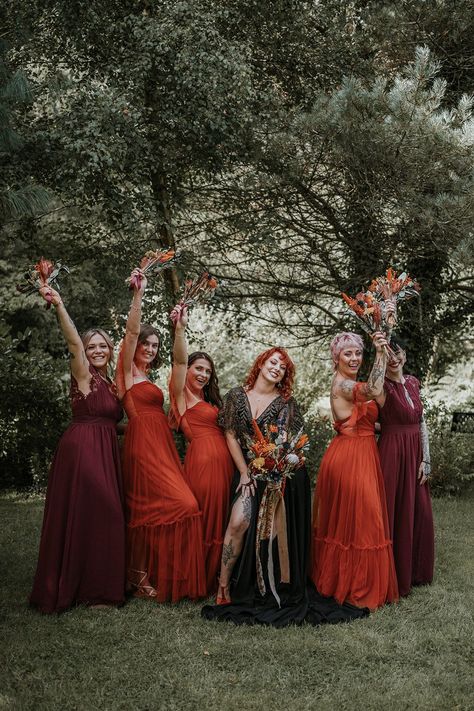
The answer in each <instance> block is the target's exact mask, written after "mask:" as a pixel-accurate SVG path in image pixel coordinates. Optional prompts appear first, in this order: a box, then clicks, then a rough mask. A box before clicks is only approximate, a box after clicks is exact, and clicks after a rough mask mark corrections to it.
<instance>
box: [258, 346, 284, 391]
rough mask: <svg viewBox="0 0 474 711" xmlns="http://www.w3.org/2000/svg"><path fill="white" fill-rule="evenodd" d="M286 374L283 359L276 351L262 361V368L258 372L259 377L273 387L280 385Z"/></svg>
mask: <svg viewBox="0 0 474 711" xmlns="http://www.w3.org/2000/svg"><path fill="white" fill-rule="evenodd" d="M285 373H286V363H285V359H284V357H283V356H282V354H281V353H279V352H278V351H276V352H275V353H274V354H273V355H271V356H270V357H269V358H267V360H266V361H264V363H263V365H262V368H261V370H260V375H261V376H262V377H263V378H264V380H266V381H267V382H268V383H272V384H273V385H278V383H281V381H282V380H283V378H284V377H285Z"/></svg>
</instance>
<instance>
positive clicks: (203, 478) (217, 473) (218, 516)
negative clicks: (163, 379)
mask: <svg viewBox="0 0 474 711" xmlns="http://www.w3.org/2000/svg"><path fill="white" fill-rule="evenodd" d="M170 399H171V411H170V422H171V423H172V426H173V427H176V428H179V429H180V430H181V432H182V433H183V434H184V436H185V437H186V440H187V442H188V447H187V449H186V456H185V458H184V477H185V479H186V482H187V484H188V485H189V488H190V489H191V491H192V492H193V494H194V496H195V497H196V499H197V502H198V504H199V508H200V509H201V511H202V527H203V536H204V538H203V553H204V564H205V568H206V586H207V594H208V595H213V594H214V593H215V592H216V591H217V584H218V583H217V576H218V573H219V568H220V564H221V555H222V544H223V542H224V533H225V529H226V526H227V520H228V515H229V504H230V485H231V482H232V475H233V473H234V464H233V461H232V457H231V456H230V452H229V450H228V447H227V442H226V439H225V436H224V433H223V431H222V429H221V428H220V427H219V425H218V424H217V415H218V412H219V410H218V408H217V407H215V405H212V404H211V403H209V402H205V401H204V400H201V401H200V402H198V403H196V404H195V405H192V406H191V407H188V408H187V409H186V412H185V413H184V415H182V416H180V414H179V412H178V409H177V406H176V403H175V400H174V397H173V395H172V393H171V389H170Z"/></svg>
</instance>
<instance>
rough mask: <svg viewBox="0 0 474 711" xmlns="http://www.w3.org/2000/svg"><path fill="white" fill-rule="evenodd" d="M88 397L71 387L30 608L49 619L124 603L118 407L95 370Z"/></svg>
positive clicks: (108, 388) (53, 466)
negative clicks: (69, 413) (67, 422)
mask: <svg viewBox="0 0 474 711" xmlns="http://www.w3.org/2000/svg"><path fill="white" fill-rule="evenodd" d="M90 373H91V383H90V392H89V393H88V394H87V395H84V394H83V393H82V392H81V391H80V390H79V388H78V387H77V383H76V381H75V379H74V378H72V382H71V406H72V413H73V419H72V423H71V424H70V426H69V427H68V429H67V430H66V432H65V433H64V434H63V436H62V437H61V440H60V442H59V445H58V448H57V450H56V453H55V456H54V459H53V462H52V465H51V470H50V474H49V480H48V490H47V493H46V505H45V510H44V518H43V529H42V532H41V542H40V549H39V557H38V566H37V569H36V575H35V580H34V584H33V591H32V593H31V596H30V604H31V605H32V606H33V607H35V608H37V609H38V610H40V611H41V612H45V613H52V612H61V611H62V610H66V609H67V608H69V607H71V606H72V605H76V604H80V603H83V604H87V605H92V604H116V605H118V604H120V603H122V602H123V601H124V588H125V524H124V515H123V506H122V486H121V479H120V454H119V448H118V442H117V435H116V424H117V422H118V421H119V420H120V418H121V416H122V408H121V406H120V403H119V401H118V399H117V397H116V395H115V393H114V392H113V391H112V389H111V387H112V386H111V385H109V384H107V383H106V382H105V381H104V380H103V379H102V378H101V377H100V375H99V374H98V373H97V371H96V370H95V369H94V368H93V367H92V366H90Z"/></svg>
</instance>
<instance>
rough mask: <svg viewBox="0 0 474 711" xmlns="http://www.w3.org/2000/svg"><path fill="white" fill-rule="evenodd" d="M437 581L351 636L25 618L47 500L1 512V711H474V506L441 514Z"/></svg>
mask: <svg viewBox="0 0 474 711" xmlns="http://www.w3.org/2000/svg"><path fill="white" fill-rule="evenodd" d="M434 506H435V515H436V530H437V557H436V578H435V582H434V584H433V585H432V586H431V587H426V588H419V589H417V590H415V591H414V592H413V593H412V595H411V596H410V597H409V598H407V599H405V600H403V601H402V602H400V603H399V604H398V605H393V606H391V607H386V608H384V609H382V610H380V611H378V612H377V613H375V614H373V615H371V616H370V617H369V618H368V619H365V620H359V621H356V622H353V623H351V624H346V625H336V626H325V627H320V628H312V627H303V628H291V629H287V630H275V629H271V628H270V629H267V628H261V627H260V628H248V627H243V628H242V627H240V628H238V627H234V626H233V625H232V624H223V623H217V622H213V623H211V622H205V621H203V620H201V618H200V614H199V612H200V606H199V605H194V604H190V603H182V604H179V605H175V606H169V605H157V604H156V603H153V602H150V601H147V600H132V601H131V602H129V603H128V604H127V605H126V606H125V607H124V608H122V609H121V610H112V609H111V610H89V609H87V608H76V609H74V610H71V611H70V612H67V613H64V614H62V615H60V616H50V617H47V616H42V615H40V614H38V613H35V612H33V611H31V610H29V609H28V607H27V606H26V598H27V596H28V593H29V590H30V587H31V582H32V577H33V573H34V567H35V563H36V554H37V545H38V538H39V531H40V524H41V517H42V509H43V502H42V501H39V500H33V501H25V500H21V499H18V498H16V499H15V498H3V499H1V500H0V512H1V520H2V527H1V529H2V530H1V532H0V540H1V549H2V576H1V582H0V585H1V614H2V632H1V635H2V639H1V646H0V669H1V672H0V673H1V686H0V709H2V710H3V709H15V710H16V709H35V711H36V710H37V709H47V710H48V711H55V710H56V709H57V710H61V711H66V710H67V709H81V710H82V709H84V710H89V709H91V710H92V709H101V710H107V709H110V710H115V709H124V710H126V709H127V710H128V709H130V710H134V709H139V710H140V711H145V710H148V709H149V710H150V711H153V710H155V709H166V711H168V710H170V711H172V710H174V709H176V710H177V709H186V710H194V709H196V710H201V709H206V710H207V709H209V710H210V711H214V709H215V710H216V711H217V710H219V711H234V710H235V711H246V710H247V709H252V710H253V709H261V710H262V711H265V710H266V709H269V710H270V709H272V710H275V711H276V710H280V709H282V710H284V711H300V710H301V711H302V710H303V709H311V710H313V709H316V710H319V709H321V710H324V711H325V710H326V709H327V710H328V711H329V710H332V709H335V710H337V711H341V710H342V709H351V710H352V709H364V710H368V709H384V710H385V709H389V710H390V711H391V710H392V709H396V710H398V709H443V710H445V709H472V708H474V697H473V677H472V663H473V661H474V660H473V647H472V643H473V620H472V615H473V608H474V605H473V602H474V591H473V586H474V570H473V553H472V551H473V548H474V521H473V513H474V500H473V499H472V498H467V499H460V500H454V499H453V500H448V499H438V500H436V501H435V502H434Z"/></svg>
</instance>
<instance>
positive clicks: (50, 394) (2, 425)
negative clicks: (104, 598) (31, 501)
mask: <svg viewBox="0 0 474 711" xmlns="http://www.w3.org/2000/svg"><path fill="white" fill-rule="evenodd" d="M27 336H28V334H24V337H19V338H12V337H11V336H10V335H6V336H4V337H3V338H1V339H0V356H1V357H0V362H1V366H0V437H1V440H2V446H1V449H0V465H1V469H2V478H1V481H0V485H1V487H2V488H4V489H5V488H12V487H15V488H27V487H30V488H35V489H40V488H41V487H43V486H44V485H45V484H46V481H47V478H48V471H49V465H50V462H51V459H52V456H53V453H54V450H55V449H56V446H57V443H58V439H59V437H60V435H61V433H62V432H63V431H64V429H65V427H66V426H67V424H68V421H69V419H70V407H69V400H68V398H67V397H66V395H67V389H68V385H69V378H68V377H67V371H68V364H67V362H66V361H61V360H58V359H55V358H53V357H52V356H51V355H49V354H47V353H45V352H44V351H42V350H39V349H33V350H31V349H30V350H29V352H22V348H23V347H24V342H25V339H27Z"/></svg>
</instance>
